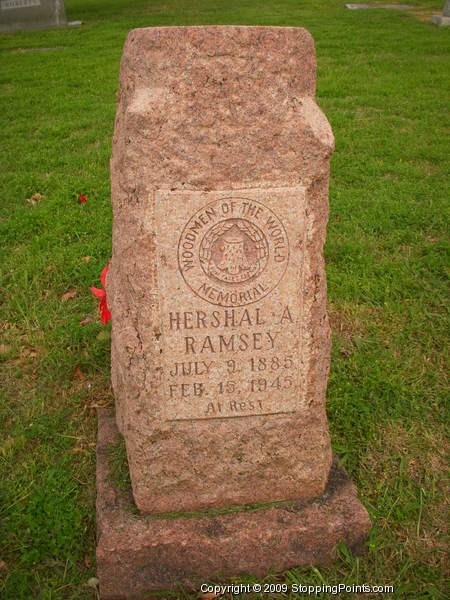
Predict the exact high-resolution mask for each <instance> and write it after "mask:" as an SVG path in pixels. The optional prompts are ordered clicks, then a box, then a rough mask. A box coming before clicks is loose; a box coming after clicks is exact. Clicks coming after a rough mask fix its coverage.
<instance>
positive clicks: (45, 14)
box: [0, 0, 67, 33]
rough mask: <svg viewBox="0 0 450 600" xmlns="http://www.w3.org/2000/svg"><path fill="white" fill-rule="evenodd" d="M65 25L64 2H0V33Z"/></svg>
mask: <svg viewBox="0 0 450 600" xmlns="http://www.w3.org/2000/svg"><path fill="white" fill-rule="evenodd" d="M66 25H67V18H66V11H65V8H64V0H0V32H4V33H6V32H10V31H22V30H25V29H50V28H52V27H64V26H66Z"/></svg>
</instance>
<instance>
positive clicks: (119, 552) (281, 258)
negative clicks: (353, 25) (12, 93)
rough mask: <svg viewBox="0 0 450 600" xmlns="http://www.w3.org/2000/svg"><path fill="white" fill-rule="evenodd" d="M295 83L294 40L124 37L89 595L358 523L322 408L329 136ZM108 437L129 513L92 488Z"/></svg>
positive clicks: (280, 34)
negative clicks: (108, 339) (127, 479)
mask: <svg viewBox="0 0 450 600" xmlns="http://www.w3.org/2000/svg"><path fill="white" fill-rule="evenodd" d="M315 71H316V64H315V54H314V45H313V40H312V38H311V36H310V34H309V33H308V32H307V31H306V30H304V29H301V28H278V27H234V26H233V27H231V26H230V27H167V28H149V29H138V30H134V31H132V32H131V33H130V34H129V36H128V38H127V41H126V44H125V49H124V52H123V57H122V63H121V71H120V87H119V92H118V106H117V114H116V123H115V132H114V141H113V153H112V159H111V182H112V203H113V211H114V225H113V256H112V261H111V265H110V269H109V272H108V277H107V282H106V285H107V294H108V303H109V305H110V308H111V312H112V347H111V352H112V357H111V371H112V383H113V388H114V394H115V400H116V414H115V417H114V416H113V415H112V414H110V413H100V414H99V441H98V466H97V478H98V481H97V488H98V494H97V523H98V545H97V566H98V575H99V579H100V590H101V594H102V597H103V598H108V599H114V598H117V599H118V598H131V597H136V596H137V597H138V596H139V594H145V593H146V592H149V591H151V590H156V589H163V588H169V587H174V586H176V585H185V586H189V587H192V586H193V587H195V586H196V585H198V584H199V583H201V582H202V581H204V580H205V578H214V577H216V578H219V580H220V578H222V581H223V578H224V577H228V576H232V575H238V574H239V573H245V572H247V573H251V574H253V575H257V576H264V575H266V574H267V572H268V571H269V569H271V568H273V569H275V570H277V571H280V570H283V569H286V568H289V567H292V566H295V565H303V564H310V563H316V562H321V561H326V560H330V559H332V557H333V555H334V550H335V547H336V544H337V543H338V541H339V540H343V541H344V542H345V543H346V544H347V545H348V546H349V547H350V548H352V549H353V550H355V551H357V550H361V548H362V546H363V542H364V539H365V536H366V534H367V532H368V530H369V527H370V521H369V518H368V515H367V512H366V510H365V509H364V508H363V506H362V505H361V504H360V503H359V501H358V499H357V495H356V490H355V488H354V486H353V484H352V483H351V482H350V481H349V480H348V478H347V475H346V474H345V472H344V471H343V470H342V469H340V468H339V467H338V466H337V463H336V461H335V460H333V458H332V453H331V446H330V439H329V435H328V426H327V419H326V413H325V394H326V385H327V378H328V372H329V365H330V328H329V324H328V317H327V313H326V279H325V270H324V261H323V255H322V250H323V245H324V242H325V233H326V224H327V219H328V180H329V169H330V158H331V154H332V151H333V147H334V140H333V135H332V132H331V128H330V125H329V124H328V121H327V120H326V118H325V116H324V115H323V113H322V112H321V111H320V109H319V108H318V106H317V104H316V102H315V99H314V96H315ZM116 423H117V427H118V430H119V431H120V433H121V434H122V436H123V437H124V439H125V444H126V451H127V457H128V463H129V470H130V476H131V483H132V496H133V498H134V502H135V505H136V508H137V510H138V511H139V513H140V514H139V515H136V509H134V511H133V503H132V500H131V494H129V496H128V497H127V496H124V495H123V494H122V495H121V494H120V493H118V492H117V491H116V490H115V489H114V486H113V485H112V484H111V474H110V473H109V470H110V465H109V462H108V452H109V449H108V448H110V444H114V443H117V439H118V433H117V430H116ZM249 505H250V506H251V508H252V510H248V508H249ZM168 513H169V514H168Z"/></svg>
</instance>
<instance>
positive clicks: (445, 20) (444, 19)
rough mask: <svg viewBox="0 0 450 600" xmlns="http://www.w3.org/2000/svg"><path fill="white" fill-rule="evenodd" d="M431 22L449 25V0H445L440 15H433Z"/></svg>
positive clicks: (440, 25)
mask: <svg viewBox="0 0 450 600" xmlns="http://www.w3.org/2000/svg"><path fill="white" fill-rule="evenodd" d="M431 22H432V23H434V25H437V26H438V27H450V0H445V4H444V10H443V11H442V15H433V16H432V17H431Z"/></svg>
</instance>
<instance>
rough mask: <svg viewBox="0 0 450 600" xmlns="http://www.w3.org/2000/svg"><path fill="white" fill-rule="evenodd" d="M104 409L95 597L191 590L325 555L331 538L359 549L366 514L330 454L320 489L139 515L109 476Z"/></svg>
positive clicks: (328, 557)
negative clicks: (271, 502)
mask: <svg viewBox="0 0 450 600" xmlns="http://www.w3.org/2000/svg"><path fill="white" fill-rule="evenodd" d="M119 439H120V437H119V433H118V431H117V428H116V424H115V417H114V412H113V411H112V410H101V411H99V414H98V443H97V575H98V578H99V580H100V596H101V598H102V600H131V599H134V600H138V599H140V598H144V597H145V594H148V593H149V592H152V591H156V590H163V589H174V588H176V587H177V586H179V585H181V586H184V587H185V588H186V589H198V588H199V587H200V585H201V583H204V582H205V581H206V580H207V579H208V580H211V579H216V580H217V581H219V582H221V583H223V581H224V580H225V579H226V578H228V577H231V576H237V575H239V574H241V573H242V574H243V573H247V574H251V575H254V576H256V577H264V576H266V575H267V573H268V571H269V570H270V569H273V570H275V571H276V572H281V571H283V570H286V569H288V568H290V567H293V566H301V565H308V564H317V563H326V562H330V561H332V560H333V558H334V556H335V551H336V546H337V544H338V542H339V540H342V541H344V543H345V544H346V546H347V547H348V548H350V549H351V550H352V551H353V552H354V553H361V552H362V550H363V547H364V541H365V539H366V536H367V534H368V532H369V530H370V519H369V516H368V514H367V511H366V509H365V508H364V507H363V506H362V504H361V503H360V502H359V500H358V497H357V494H356V489H355V486H354V485H353V483H352V482H351V481H350V480H349V478H348V476H347V474H346V472H345V471H344V469H342V468H341V467H339V466H338V464H337V461H336V460H334V461H333V466H332V469H331V473H330V476H329V480H328V484H327V487H326V489H325V492H324V494H323V495H322V496H320V497H318V498H315V499H313V500H310V501H308V502H305V501H299V502H296V501H290V502H285V503H278V504H277V505H276V506H265V507H259V508H252V509H249V508H248V507H247V508H246V509H241V510H236V509H235V510H234V511H233V512H231V511H228V512H223V513H219V512H218V511H215V512H214V513H212V512H211V511H209V512H205V513H204V514H203V515H202V514H199V513H194V514H191V515H184V516H174V515H170V516H168V515H165V516H163V515H144V514H139V513H137V511H136V508H135V506H134V503H133V500H132V496H131V492H128V493H126V492H123V491H119V490H118V489H116V488H115V487H114V485H113V484H112V483H111V480H112V479H111V472H110V469H111V467H110V459H109V454H110V452H111V445H114V444H117V443H118V441H119Z"/></svg>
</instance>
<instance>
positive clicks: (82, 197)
mask: <svg viewBox="0 0 450 600" xmlns="http://www.w3.org/2000/svg"><path fill="white" fill-rule="evenodd" d="M78 202H79V203H80V204H86V202H87V198H86V196H85V195H84V194H80V195H79V196H78Z"/></svg>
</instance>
